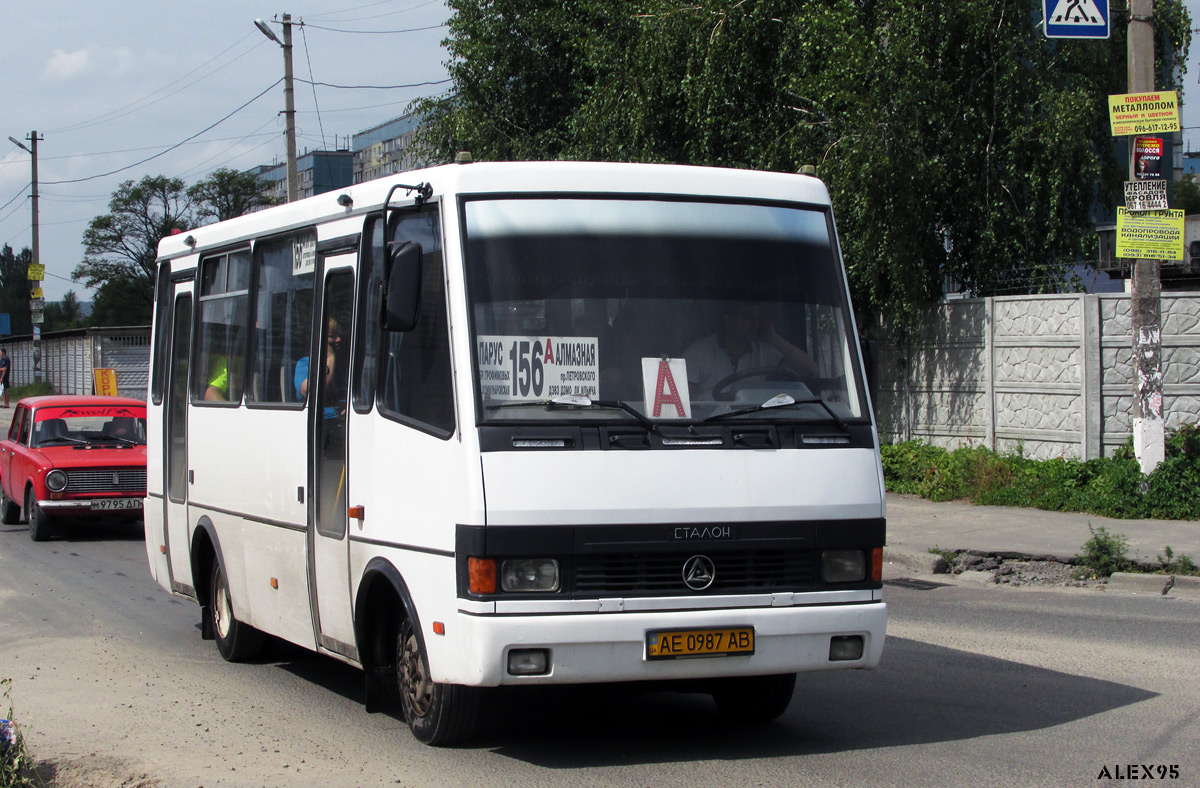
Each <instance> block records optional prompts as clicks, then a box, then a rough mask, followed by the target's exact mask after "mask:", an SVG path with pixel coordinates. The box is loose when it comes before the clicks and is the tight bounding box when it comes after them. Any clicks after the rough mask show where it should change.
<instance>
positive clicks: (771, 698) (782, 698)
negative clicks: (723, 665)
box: [712, 673, 796, 722]
mask: <svg viewBox="0 0 1200 788" xmlns="http://www.w3.org/2000/svg"><path fill="white" fill-rule="evenodd" d="M795 691H796V674H795V673H785V674H783V675H780V676H745V677H740V678H729V679H718V680H717V681H716V682H715V683H714V684H713V687H712V697H713V700H714V701H716V702H717V710H718V711H719V712H720V713H721V716H722V717H723V718H725V719H726V720H728V721H730V722H770V721H771V720H773V719H775V718H776V717H778V716H779V715H781V714H783V713H784V712H785V711H787V707H788V704H789V703H791V702H792V693H794V692H795Z"/></svg>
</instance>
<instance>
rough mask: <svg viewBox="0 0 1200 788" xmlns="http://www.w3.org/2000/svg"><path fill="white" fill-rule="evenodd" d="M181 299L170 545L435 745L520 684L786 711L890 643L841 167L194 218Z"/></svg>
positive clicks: (485, 167)
mask: <svg viewBox="0 0 1200 788" xmlns="http://www.w3.org/2000/svg"><path fill="white" fill-rule="evenodd" d="M156 288H157V289H156V301H155V318H154V332H153V333H154V349H153V354H152V356H153V359H152V375H151V384H150V406H149V409H148V418H147V422H148V430H149V459H148V479H149V485H148V493H147V499H146V507H145V519H146V546H147V553H148V558H149V563H150V569H151V571H152V573H153V574H154V576H155V578H156V579H157V581H158V582H159V583H160V584H161V585H162V586H163V587H164V588H166V589H168V590H169V591H171V592H173V593H174V594H176V595H178V596H182V597H187V598H190V599H192V600H195V601H196V602H198V603H199V604H200V606H201V622H202V626H201V633H202V636H203V637H204V638H214V639H215V640H216V642H217V647H218V649H219V650H220V653H221V655H222V656H223V657H224V658H225V659H227V660H244V659H248V658H252V657H253V656H255V655H256V654H257V653H258V650H259V648H260V646H261V645H262V644H263V642H264V639H265V636H266V635H270V636H274V637H277V638H282V639H283V640H286V641H290V642H292V643H296V644H299V645H301V646H304V647H306V648H309V649H312V650H314V651H317V652H320V653H322V654H326V655H329V656H331V657H333V658H335V659H339V660H342V661H344V662H347V663H350V664H352V665H355V666H358V667H361V669H362V670H363V673H364V676H365V680H366V702H367V709H368V710H369V711H374V710H381V709H388V708H395V705H394V704H398V707H399V708H400V709H402V711H403V715H404V717H405V719H406V720H407V722H408V724H409V726H410V727H411V729H412V731H413V734H414V735H415V736H416V738H417V739H419V740H421V741H423V742H426V743H430V744H445V743H448V742H452V741H455V740H458V739H461V738H462V737H464V736H466V735H467V734H469V732H470V731H471V728H472V726H473V724H474V722H475V720H476V718H477V716H478V715H477V707H478V702H479V697H480V693H481V692H485V691H486V690H485V688H488V687H496V686H499V685H529V686H533V685H544V684H572V683H590V682H633V681H636V682H646V681H652V682H663V683H664V686H668V687H675V688H679V689H681V690H686V691H703V692H708V693H711V695H712V696H713V698H714V700H715V701H716V704H717V709H718V711H719V713H720V714H722V715H724V716H728V717H732V718H735V719H747V720H750V719H770V718H773V717H776V716H778V715H779V714H781V713H782V712H783V711H784V709H785V708H786V707H787V705H788V702H789V700H790V698H791V695H792V692H793V687H794V685H795V678H796V673H797V672H801V671H816V670H827V669H838V668H871V667H874V666H875V665H876V664H877V663H878V662H879V659H880V654H881V651H882V649H883V642H884V632H885V624H886V606H885V604H884V602H883V597H882V583H881V568H882V548H883V544H884V503H885V497H884V484H883V474H882V469H881V466H880V460H879V445H878V438H877V435H876V430H875V426H874V422H873V416H872V412H871V408H870V402H869V399H868V397H867V395H866V390H865V379H864V375H863V369H862V363H861V358H860V352H859V347H858V342H857V333H856V330H855V326H854V320H853V315H852V313H851V309H850V305H849V295H848V289H847V284H846V277H845V272H844V269H843V264H842V259H841V254H840V251H839V248H838V243H837V235H836V232H835V228H834V221H833V215H832V212H831V208H830V201H829V194H828V192H827V190H826V188H825V186H824V185H823V184H822V183H821V182H820V181H819V180H817V179H816V178H813V177H809V176H805V175H789V174H780V173H763V172H750V171H735V170H721V169H710V168H696V167H681V166H666V165H635V164H591V163H575V162H542V163H495V164H491V163H487V164H485V163H465V164H452V165H447V166H443V167H435V168H430V169H427V170H421V171H415V172H410V173H404V174H401V175H397V176H394V177H389V178H383V179H380V180H377V181H371V182H368V183H364V184H361V185H356V186H353V187H349V188H346V189H343V190H341V191H338V192H334V193H329V194H324V195H319V196H316V197H312V198H309V199H306V200H301V201H299V202H295V203H291V204H289V205H284V206H279V207H275V208H271V209H269V210H264V211H261V212H259V213H254V214H250V215H247V216H243V217H240V218H237V219H232V220H229V221H225V222H220V223H217V224H212V225H207V226H204V227H200V228H197V229H195V230H192V231H190V232H188V233H181V234H178V235H174V236H172V237H170V238H167V239H165V240H163V242H162V244H161V245H160V247H159V260H158V279H157V285H156ZM311 359H318V360H319V361H317V362H313V361H310V360H311ZM314 372H315V373H316V376H315V377H311V374H312V373H314Z"/></svg>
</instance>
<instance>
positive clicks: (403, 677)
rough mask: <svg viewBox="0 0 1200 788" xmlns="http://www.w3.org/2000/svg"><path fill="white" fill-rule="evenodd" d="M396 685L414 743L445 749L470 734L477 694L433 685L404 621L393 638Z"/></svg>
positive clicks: (418, 645) (415, 639)
mask: <svg viewBox="0 0 1200 788" xmlns="http://www.w3.org/2000/svg"><path fill="white" fill-rule="evenodd" d="M396 683H397V685H398V686H399V689H400V706H401V708H402V709H403V710H404V720H405V721H406V722H407V723H408V727H409V729H410V730H411V731H412V734H413V737H414V738H415V739H416V740H417V741H419V742H421V743H423V744H429V745H433V746H445V745H449V744H455V743H457V742H460V741H462V740H464V739H466V738H468V737H470V736H471V734H472V733H474V731H475V724H476V721H477V720H478V717H479V690H478V689H477V688H475V687H464V686H461V685H458V684H439V683H437V682H435V681H433V679H432V678H431V676H430V672H429V659H428V657H426V655H425V647H424V645H423V644H422V643H421V640H420V638H418V637H417V633H416V632H415V631H414V630H413V627H412V623H411V622H410V620H409V619H407V618H406V619H405V620H404V622H403V623H402V624H401V625H400V632H399V634H398V635H397V636H396Z"/></svg>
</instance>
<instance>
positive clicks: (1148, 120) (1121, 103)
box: [1108, 90, 1180, 137]
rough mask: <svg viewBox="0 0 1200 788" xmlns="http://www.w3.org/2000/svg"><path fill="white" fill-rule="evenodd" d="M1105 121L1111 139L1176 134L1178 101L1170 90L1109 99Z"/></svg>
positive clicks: (1123, 95) (1110, 97)
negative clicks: (1140, 135) (1108, 125)
mask: <svg viewBox="0 0 1200 788" xmlns="http://www.w3.org/2000/svg"><path fill="white" fill-rule="evenodd" d="M1108 120H1109V123H1111V124H1112V133H1113V136H1114V137H1127V136H1130V135H1133V134H1168V133H1170V132H1172V131H1179V130H1180V127H1179V98H1178V96H1177V95H1176V93H1175V91H1173V90H1164V91H1160V92H1157V93H1123V94H1120V95H1116V96H1109V97H1108Z"/></svg>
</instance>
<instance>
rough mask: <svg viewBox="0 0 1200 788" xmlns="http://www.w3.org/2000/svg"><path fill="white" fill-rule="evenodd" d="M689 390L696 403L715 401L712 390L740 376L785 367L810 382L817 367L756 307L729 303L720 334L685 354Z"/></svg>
mask: <svg viewBox="0 0 1200 788" xmlns="http://www.w3.org/2000/svg"><path fill="white" fill-rule="evenodd" d="M683 357H684V359H685V360H686V361H687V371H688V387H689V389H690V390H691V392H692V396H693V397H695V398H697V399H715V397H714V396H713V394H714V392H713V387H714V386H715V385H716V384H717V383H719V382H720V381H722V380H724V379H725V378H727V377H729V376H730V375H733V374H735V373H737V372H745V371H747V370H751V369H762V368H766V367H778V366H783V367H787V368H789V369H791V370H792V371H793V372H795V373H797V374H798V375H800V377H801V378H802V379H805V380H811V379H813V378H816V377H818V369H817V363H816V362H815V361H813V360H812V357H811V356H809V355H808V353H806V352H804V351H803V350H801V349H800V348H798V347H796V346H795V345H793V344H792V343H790V342H788V341H787V340H786V339H784V338H783V337H781V336H780V335H779V334H778V333H776V331H775V325H774V324H773V323H772V322H771V321H770V320H765V319H763V316H762V308H761V307H760V306H759V305H758V304H755V303H746V302H742V303H729V304H726V306H725V310H724V311H723V312H722V314H721V328H720V330H718V331H716V332H714V333H712V334H709V335H708V336H705V337H701V338H700V339H698V340H696V341H695V342H693V343H692V344H691V345H690V346H689V347H688V349H687V350H685V351H683Z"/></svg>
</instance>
